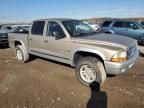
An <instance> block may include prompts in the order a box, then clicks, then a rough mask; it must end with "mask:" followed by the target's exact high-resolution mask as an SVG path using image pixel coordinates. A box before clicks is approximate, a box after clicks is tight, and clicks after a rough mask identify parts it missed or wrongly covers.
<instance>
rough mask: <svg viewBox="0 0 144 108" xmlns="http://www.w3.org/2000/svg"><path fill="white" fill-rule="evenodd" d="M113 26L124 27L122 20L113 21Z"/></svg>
mask: <svg viewBox="0 0 144 108" xmlns="http://www.w3.org/2000/svg"><path fill="white" fill-rule="evenodd" d="M113 27H124V23H123V22H115V23H114V24H113Z"/></svg>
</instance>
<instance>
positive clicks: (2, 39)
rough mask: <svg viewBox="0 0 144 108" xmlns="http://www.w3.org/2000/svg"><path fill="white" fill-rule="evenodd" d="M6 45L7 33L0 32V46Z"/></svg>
mask: <svg viewBox="0 0 144 108" xmlns="http://www.w3.org/2000/svg"><path fill="white" fill-rule="evenodd" d="M3 46H8V34H7V33H2V32H1V33H0V47H3Z"/></svg>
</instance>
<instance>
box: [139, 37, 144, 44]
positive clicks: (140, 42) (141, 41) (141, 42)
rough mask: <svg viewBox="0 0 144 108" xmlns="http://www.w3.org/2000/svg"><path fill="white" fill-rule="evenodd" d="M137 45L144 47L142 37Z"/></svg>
mask: <svg viewBox="0 0 144 108" xmlns="http://www.w3.org/2000/svg"><path fill="white" fill-rule="evenodd" d="M139 44H140V45H142V46H144V37H141V38H140V41H139Z"/></svg>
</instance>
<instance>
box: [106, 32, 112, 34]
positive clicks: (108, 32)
mask: <svg viewBox="0 0 144 108" xmlns="http://www.w3.org/2000/svg"><path fill="white" fill-rule="evenodd" d="M105 33H107V34H113V33H112V32H109V31H108V32H105Z"/></svg>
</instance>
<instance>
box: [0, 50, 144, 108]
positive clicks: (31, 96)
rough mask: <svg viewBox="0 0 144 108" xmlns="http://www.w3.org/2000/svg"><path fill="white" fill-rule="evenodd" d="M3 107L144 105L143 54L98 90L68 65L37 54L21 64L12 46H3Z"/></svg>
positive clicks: (0, 97) (0, 96) (0, 93)
mask: <svg viewBox="0 0 144 108" xmlns="http://www.w3.org/2000/svg"><path fill="white" fill-rule="evenodd" d="M0 108H144V57H139V59H138V61H137V63H136V64H135V65H134V67H133V68H132V69H130V70H129V72H127V73H124V74H121V75H118V76H114V77H107V80H106V82H105V83H104V85H103V86H102V87H101V90H99V89H98V88H89V87H85V86H83V85H82V84H81V83H80V82H79V81H78V80H77V78H76V75H75V72H74V69H73V68H71V67H69V66H67V65H64V64H60V63H57V62H53V61H49V60H45V59H42V58H37V57H36V58H34V59H32V60H30V61H29V62H28V63H26V64H20V63H18V62H17V60H16V59H15V56H14V51H13V50H12V49H10V48H7V49H0Z"/></svg>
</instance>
